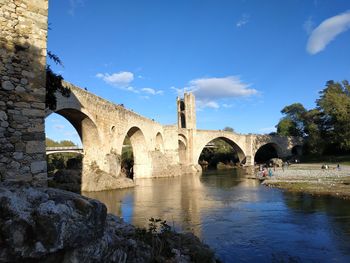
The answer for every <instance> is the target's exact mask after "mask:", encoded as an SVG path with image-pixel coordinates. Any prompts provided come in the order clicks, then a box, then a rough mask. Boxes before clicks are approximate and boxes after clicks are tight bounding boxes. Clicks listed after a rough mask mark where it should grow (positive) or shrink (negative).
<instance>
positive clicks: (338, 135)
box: [316, 80, 350, 151]
mask: <svg viewBox="0 0 350 263" xmlns="http://www.w3.org/2000/svg"><path fill="white" fill-rule="evenodd" d="M316 103H317V106H318V109H319V111H320V112H321V114H322V121H323V123H322V125H323V130H324V132H325V134H326V137H327V138H328V139H329V143H330V144H331V145H332V147H334V150H335V151H349V150H350V86H349V82H348V81H346V80H344V81H342V82H341V83H339V82H334V81H333V80H330V81H328V82H327V84H326V87H325V88H324V89H323V90H322V91H321V92H320V98H319V99H318V100H317V101H316Z"/></svg>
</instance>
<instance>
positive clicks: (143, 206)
mask: <svg viewBox="0 0 350 263" xmlns="http://www.w3.org/2000/svg"><path fill="white" fill-rule="evenodd" d="M136 183H137V187H135V188H133V189H122V190H113V191H104V192H96V193H84V194H85V195H87V196H89V197H91V198H95V199H99V200H100V201H102V202H103V203H105V204H106V205H107V208H108V211H109V212H110V213H113V214H115V215H118V216H121V217H123V218H124V220H125V221H127V222H129V223H132V224H134V225H136V226H141V227H142V226H147V225H148V219H149V218H151V217H154V218H161V219H163V220H167V222H168V224H169V225H171V226H174V227H175V229H176V230H178V231H192V232H193V233H194V234H195V235H197V236H198V237H199V238H200V239H201V240H203V241H204V242H205V243H207V244H208V245H209V246H210V247H212V248H213V249H214V250H215V252H216V254H217V256H218V258H219V259H221V260H222V261H223V262H350V201H349V200H341V199H335V198H330V197H313V196H311V195H307V194H292V193H286V192H283V191H281V190H279V189H273V188H268V187H265V186H261V185H260V183H259V182H258V181H256V180H253V179H247V178H246V176H245V175H244V171H243V170H241V169H234V170H227V171H210V172H205V173H204V174H203V175H202V176H198V175H183V176H181V177H172V178H159V179H139V180H137V181H136Z"/></svg>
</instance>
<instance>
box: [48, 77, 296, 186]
mask: <svg viewBox="0 0 350 263" xmlns="http://www.w3.org/2000/svg"><path fill="white" fill-rule="evenodd" d="M63 84H64V85H65V86H66V87H68V88H70V90H71V95H70V97H68V98H67V97H63V96H61V95H60V94H57V108H56V111H55V112H56V113H58V114H60V115H62V116H63V117H65V118H66V119H67V120H68V121H70V122H71V123H72V125H73V126H74V127H75V129H76V130H77V132H78V134H79V135H80V138H81V141H82V143H83V148H84V151H83V149H81V148H74V149H73V148H70V149H68V148H65V147H64V149H63V148H62V149H58V148H56V149H52V151H50V152H49V149H47V150H48V154H49V153H53V152H67V151H70V152H79V153H83V154H84V159H83V184H82V190H85V191H90V190H96V185H99V187H98V189H99V190H103V189H108V188H109V187H111V186H110V185H111V184H110V183H106V185H105V186H101V182H100V181H98V180H99V179H97V178H95V177H96V175H95V174H96V173H95V172H93V170H94V169H95V170H94V171H96V169H99V170H100V171H102V172H104V173H105V174H108V175H109V176H110V180H112V181H113V180H114V178H116V177H118V176H119V174H120V170H121V154H122V149H123V148H125V145H124V144H125V142H124V140H125V138H126V137H129V139H130V143H131V146H132V150H133V155H134V167H133V171H134V178H142V177H159V176H174V175H178V174H180V173H181V172H195V171H200V169H201V168H200V166H199V165H198V161H199V156H200V154H201V152H202V150H203V149H204V148H205V147H213V144H212V143H211V141H213V140H214V139H218V138H219V139H222V140H224V141H226V142H227V143H229V144H230V145H231V146H232V147H233V148H234V150H235V151H236V152H237V155H238V158H239V161H240V162H241V163H245V164H246V165H253V164H254V157H255V155H256V153H257V151H258V150H259V148H261V147H262V146H264V145H267V144H268V145H270V146H272V147H273V148H274V149H275V150H276V153H277V155H278V157H285V156H288V155H291V151H292V148H293V146H296V145H298V144H300V143H301V141H300V139H298V138H292V137H280V136H271V135H255V134H247V135H245V134H238V133H235V132H228V131H215V130H197V128H196V111H195V99H194V96H193V94H185V96H184V98H183V99H178V100H177V113H178V124H177V125H172V126H170V125H167V126H163V125H161V124H159V123H157V122H155V121H154V120H150V119H147V118H145V117H142V116H140V115H138V114H136V113H134V112H133V111H130V110H127V109H125V108H124V107H123V106H121V105H116V104H113V103H111V102H109V101H106V100H104V99H102V98H100V97H97V96H96V95H94V94H91V93H89V92H87V91H85V90H83V89H80V88H78V87H76V86H74V85H72V84H69V83H66V82H64V83H63ZM50 113H51V112H50V111H47V112H46V116H48V115H49V114H50ZM50 150H51V149H50ZM96 180H97V181H96ZM108 180H109V179H108Z"/></svg>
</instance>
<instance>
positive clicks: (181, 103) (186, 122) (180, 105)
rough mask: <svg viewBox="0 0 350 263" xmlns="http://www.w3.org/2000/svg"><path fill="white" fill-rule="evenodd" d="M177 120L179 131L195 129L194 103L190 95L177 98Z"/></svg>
mask: <svg viewBox="0 0 350 263" xmlns="http://www.w3.org/2000/svg"><path fill="white" fill-rule="evenodd" d="M177 118H178V121H177V123H178V128H179V129H191V130H192V129H193V130H195V129H196V101H195V97H194V95H193V94H192V93H185V94H184V98H183V99H181V98H179V97H178V98H177Z"/></svg>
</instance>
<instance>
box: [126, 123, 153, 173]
mask: <svg viewBox="0 0 350 263" xmlns="http://www.w3.org/2000/svg"><path fill="white" fill-rule="evenodd" d="M126 135H127V136H128V137H129V138H130V143H131V147H132V151H133V155H134V165H133V178H135V179H137V178H142V177H150V176H151V174H152V171H151V170H152V169H151V167H152V166H151V160H150V156H149V150H148V146H147V145H148V144H147V141H146V139H145V136H144V133H143V132H142V131H141V129H140V128H139V127H136V126H133V127H131V128H130V129H129V130H128V132H127V133H126ZM125 137H126V136H124V138H125Z"/></svg>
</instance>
